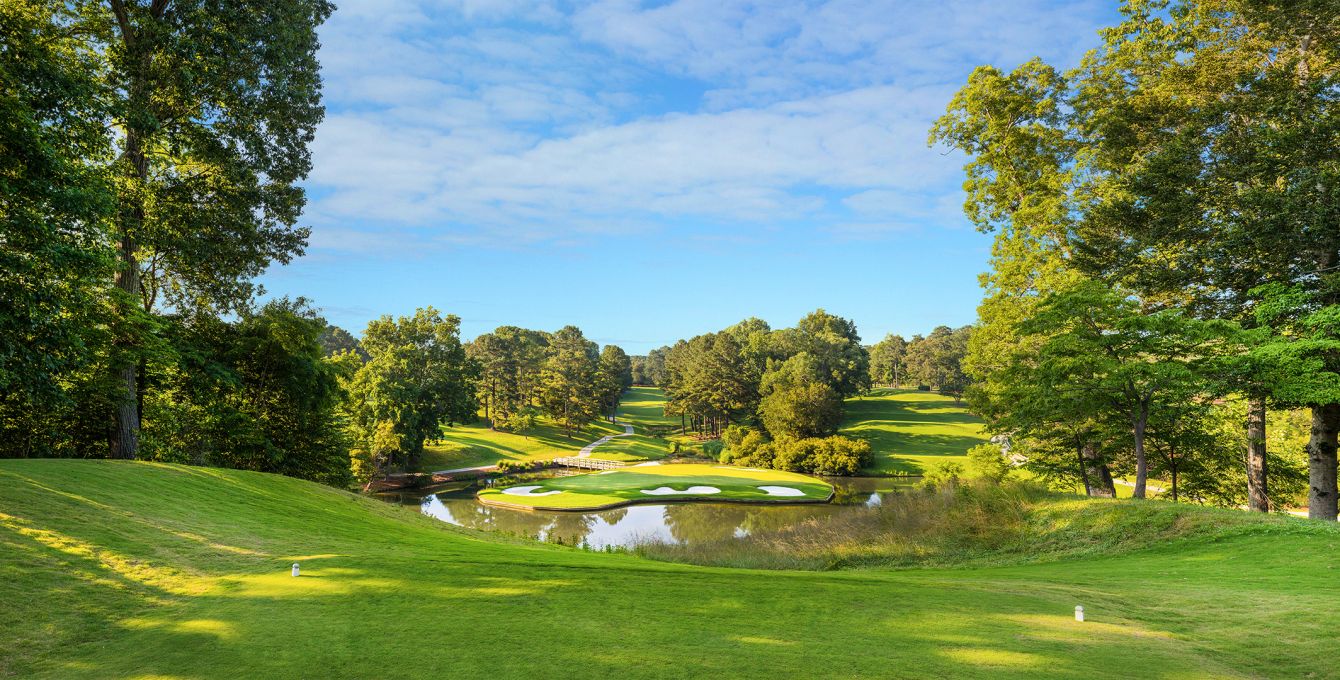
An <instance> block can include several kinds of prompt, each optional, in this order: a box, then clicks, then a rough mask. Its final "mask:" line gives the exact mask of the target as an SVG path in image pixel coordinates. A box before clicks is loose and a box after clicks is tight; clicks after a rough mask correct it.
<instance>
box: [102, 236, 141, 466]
mask: <svg viewBox="0 0 1340 680" xmlns="http://www.w3.org/2000/svg"><path fill="white" fill-rule="evenodd" d="M123 233H124V228H123ZM117 254H118V257H119V259H120V260H121V267H120V269H119V270H118V271H117V273H116V278H115V284H116V287H117V289H119V290H121V291H123V292H124V293H126V294H128V296H130V297H131V300H135V299H138V297H139V294H140V265H139V263H138V262H137V261H136V260H135V243H134V241H132V240H131V239H130V237H129V236H122V237H121V247H120V248H119V249H118V253H117ZM130 305H131V303H130V302H125V303H124V304H123V305H121V306H122V314H131V313H132V312H131V309H132V308H131V306H130ZM124 344H128V343H126V342H125V341H123V345H124ZM122 361H123V362H124V363H122V365H120V366H114V367H113V368H112V370H113V372H114V374H115V376H116V382H117V383H118V387H119V388H120V392H121V394H120V395H119V396H118V399H117V402H116V407H115V409H114V411H113V414H112V417H113V422H114V425H113V430H112V436H111V441H110V442H109V444H110V447H111V457H112V458H122V459H125V460H134V459H135V455H136V454H137V452H138V451H139V448H140V408H139V371H138V370H137V367H138V365H139V361H138V360H137V359H135V358H133V357H122Z"/></svg>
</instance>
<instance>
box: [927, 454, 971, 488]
mask: <svg viewBox="0 0 1340 680" xmlns="http://www.w3.org/2000/svg"><path fill="white" fill-rule="evenodd" d="M962 480H963V466H962V465H959V464H958V463H955V462H954V461H952V460H946V461H942V462H939V463H936V464H935V465H932V466H930V468H928V469H927V470H926V472H925V474H923V475H922V476H921V483H920V484H918V486H920V487H921V488H923V489H929V490H932V491H942V490H945V489H954V488H956V487H957V486H958V485H959V483H960V482H961V481H962Z"/></svg>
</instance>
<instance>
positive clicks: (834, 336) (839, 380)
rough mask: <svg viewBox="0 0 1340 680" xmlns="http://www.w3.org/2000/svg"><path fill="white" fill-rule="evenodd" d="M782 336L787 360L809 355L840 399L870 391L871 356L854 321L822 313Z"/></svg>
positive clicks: (781, 343)
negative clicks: (796, 356) (804, 354)
mask: <svg viewBox="0 0 1340 680" xmlns="http://www.w3.org/2000/svg"><path fill="white" fill-rule="evenodd" d="M778 335H779V337H778V345H779V347H780V348H781V350H782V353H783V354H784V356H787V357H791V356H795V355H797V354H800V353H802V352H804V353H807V354H809V355H810V357H811V359H812V360H813V361H815V362H816V364H815V365H816V367H817V369H816V370H817V371H818V373H817V375H818V376H819V377H820V378H821V379H822V380H824V381H825V382H827V383H828V384H829V385H831V386H832V387H833V389H834V390H835V391H836V392H837V393H838V394H839V395H840V396H842V397H852V396H856V395H858V394H860V393H861V392H864V391H865V390H867V389H869V388H870V355H869V353H868V352H867V351H866V348H865V346H864V345H862V344H861V336H860V335H859V334H857V332H856V323H855V322H853V321H851V320H850V319H844V318H842V317H839V316H834V315H832V314H829V313H828V312H826V311H824V310H822V309H818V310H815V311H813V312H811V313H809V314H807V315H805V317H804V318H802V319H801V320H800V321H799V322H797V323H796V327H795V328H791V329H786V330H784V331H779V332H778Z"/></svg>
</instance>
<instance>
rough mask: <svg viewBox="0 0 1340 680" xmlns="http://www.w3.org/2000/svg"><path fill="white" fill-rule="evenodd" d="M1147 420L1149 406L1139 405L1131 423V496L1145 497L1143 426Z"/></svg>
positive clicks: (1146, 476)
mask: <svg viewBox="0 0 1340 680" xmlns="http://www.w3.org/2000/svg"><path fill="white" fill-rule="evenodd" d="M1148 421H1149V407H1148V406H1145V405H1141V407H1140V410H1139V412H1138V413H1137V414H1136V416H1135V418H1134V419H1133V422H1132V423H1131V432H1132V434H1134V435H1135V490H1134V491H1132V492H1131V496H1133V497H1135V498H1144V497H1145V482H1146V481H1148V479H1149V459H1148V458H1147V457H1146V456H1145V427H1146V425H1148Z"/></svg>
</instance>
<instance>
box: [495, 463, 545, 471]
mask: <svg viewBox="0 0 1340 680" xmlns="http://www.w3.org/2000/svg"><path fill="white" fill-rule="evenodd" d="M547 466H548V463H547V462H545V461H542V460H500V461H498V472H501V473H505V474H511V473H514V472H531V471H534V470H542V469H544V468H545V467H547Z"/></svg>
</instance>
